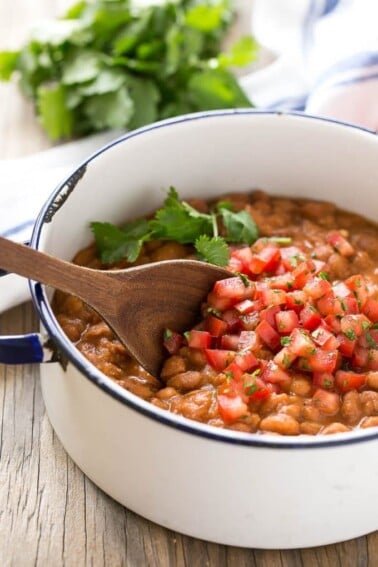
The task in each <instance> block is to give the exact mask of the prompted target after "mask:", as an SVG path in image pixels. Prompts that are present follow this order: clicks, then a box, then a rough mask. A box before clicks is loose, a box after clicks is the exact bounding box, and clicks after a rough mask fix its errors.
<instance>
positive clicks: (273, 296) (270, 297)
mask: <svg viewBox="0 0 378 567" xmlns="http://www.w3.org/2000/svg"><path fill="white" fill-rule="evenodd" d="M261 299H262V302H263V304H264V305H265V306H266V307H268V306H271V305H285V304H286V293H285V292H284V291H283V290H282V289H264V290H263V291H262V293H261Z"/></svg>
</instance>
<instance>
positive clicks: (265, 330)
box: [256, 320, 281, 350]
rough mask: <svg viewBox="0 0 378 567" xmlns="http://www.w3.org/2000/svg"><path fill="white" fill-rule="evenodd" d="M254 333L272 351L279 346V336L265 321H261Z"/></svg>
mask: <svg viewBox="0 0 378 567" xmlns="http://www.w3.org/2000/svg"><path fill="white" fill-rule="evenodd" d="M256 333H257V334H258V335H259V337H260V338H261V339H262V341H263V342H264V343H265V344H266V345H267V346H268V347H269V348H270V349H272V350H276V348H278V347H279V346H280V342H281V341H280V336H279V334H278V333H277V331H276V330H275V329H273V327H272V326H271V325H270V324H269V323H268V321H266V320H262V321H261V322H260V323H259V324H258V325H257V327H256Z"/></svg>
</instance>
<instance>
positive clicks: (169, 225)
mask: <svg viewBox="0 0 378 567" xmlns="http://www.w3.org/2000/svg"><path fill="white" fill-rule="evenodd" d="M150 228H151V231H152V232H153V234H154V237H155V238H157V239H164V240H176V241H177V242H181V243H182V244H189V243H193V242H194V241H195V240H196V239H197V238H198V237H200V236H201V235H203V234H207V235H212V233H213V232H212V229H213V222H212V217H211V215H204V214H202V213H199V212H198V211H196V210H195V209H193V208H192V207H190V205H188V204H187V203H183V202H181V201H179V200H178V195H177V192H176V191H175V189H173V188H172V187H171V189H170V192H169V194H168V197H167V198H166V200H165V202H164V207H163V208H162V209H159V210H158V211H157V212H156V214H155V218H154V219H153V220H152V221H150Z"/></svg>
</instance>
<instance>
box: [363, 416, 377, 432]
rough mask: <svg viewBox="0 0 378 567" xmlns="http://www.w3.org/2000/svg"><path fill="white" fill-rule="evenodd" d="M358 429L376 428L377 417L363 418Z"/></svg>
mask: <svg viewBox="0 0 378 567" xmlns="http://www.w3.org/2000/svg"><path fill="white" fill-rule="evenodd" d="M360 427H362V428H363V429H366V428H367V427H378V416H371V417H364V419H363V420H362V421H361V423H360Z"/></svg>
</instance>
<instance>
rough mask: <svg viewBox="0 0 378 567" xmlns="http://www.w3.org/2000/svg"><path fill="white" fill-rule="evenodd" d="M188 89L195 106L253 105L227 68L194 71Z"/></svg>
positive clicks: (214, 108) (209, 108)
mask: <svg viewBox="0 0 378 567" xmlns="http://www.w3.org/2000/svg"><path fill="white" fill-rule="evenodd" d="M188 90H189V96H190V98H191V100H192V102H193V104H194V105H195V107H197V108H201V109H203V110H216V109H217V108H235V107H238V106H240V107H250V106H253V105H252V103H251V102H250V100H249V99H248V98H247V96H246V95H245V93H244V92H243V90H242V89H241V87H240V86H239V83H238V82H237V80H236V78H235V77H234V75H232V74H231V73H230V72H229V71H226V70H225V69H208V70H205V71H199V72H197V73H193V75H192V76H191V78H190V79H189V82H188Z"/></svg>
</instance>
